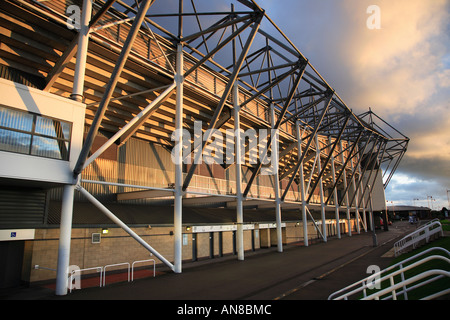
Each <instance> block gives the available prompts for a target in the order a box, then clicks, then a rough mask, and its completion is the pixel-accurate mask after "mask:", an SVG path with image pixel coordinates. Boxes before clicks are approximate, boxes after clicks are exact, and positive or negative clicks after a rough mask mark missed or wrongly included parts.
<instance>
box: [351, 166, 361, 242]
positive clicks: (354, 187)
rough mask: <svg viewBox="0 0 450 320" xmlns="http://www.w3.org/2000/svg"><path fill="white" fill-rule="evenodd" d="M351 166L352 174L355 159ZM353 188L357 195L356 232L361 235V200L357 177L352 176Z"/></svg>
mask: <svg viewBox="0 0 450 320" xmlns="http://www.w3.org/2000/svg"><path fill="white" fill-rule="evenodd" d="M350 166H351V168H352V172H353V169H354V166H353V159H352V160H350ZM352 186H353V192H354V193H355V195H356V196H355V218H356V231H357V232H358V234H360V233H361V226H360V224H361V217H360V216H359V201H358V198H359V190H357V188H356V182H355V175H353V176H352Z"/></svg>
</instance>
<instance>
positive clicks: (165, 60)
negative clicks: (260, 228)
mask: <svg viewBox="0 0 450 320" xmlns="http://www.w3.org/2000/svg"><path fill="white" fill-rule="evenodd" d="M70 5H75V6H77V7H78V8H80V9H81V10H80V12H81V15H80V16H79V18H80V19H79V21H78V20H77V19H78V16H77V15H76V14H75V13H74V12H76V11H68V8H69V6H70ZM75 8H76V7H75ZM224 8H228V9H224ZM269 14H270V13H266V12H265V11H264V9H263V8H261V7H260V6H259V5H258V4H257V3H256V2H255V1H253V0H238V3H237V5H236V7H235V6H233V5H231V6H230V5H229V4H227V3H226V1H225V2H222V1H221V2H220V3H219V2H218V1H195V0H190V1H188V0H184V1H183V0H179V1H172V2H170V1H160V0H107V1H103V0H99V1H98V0H84V2H83V3H82V2H81V1H76V0H73V1H72V0H67V1H64V0H53V1H48V2H47V1H38V0H6V1H4V3H2V8H1V18H2V26H4V28H3V30H7V31H4V32H3V33H4V34H3V38H5V37H6V38H7V41H4V42H2V44H1V51H0V54H1V63H2V64H4V65H7V66H10V67H13V68H17V69H19V70H22V71H25V72H29V73H32V74H34V75H36V76H38V77H41V78H43V79H45V80H44V81H43V83H42V85H41V89H42V90H45V91H48V92H52V93H55V94H58V95H62V96H66V97H71V98H72V99H76V100H79V101H83V102H84V103H86V106H87V109H86V121H85V125H86V126H87V127H89V133H88V135H87V137H86V139H85V142H84V145H83V149H82V151H81V154H80V156H79V159H78V162H77V165H76V167H75V168H74V185H73V186H66V187H65V188H66V189H65V192H64V199H63V200H64V201H63V202H64V203H63V211H65V212H66V214H67V215H68V217H69V219H68V220H64V221H66V222H64V223H65V224H66V225H67V224H70V223H71V220H70V215H71V212H70V211H71V206H70V202H71V201H72V202H73V192H74V189H75V186H76V188H78V189H79V190H80V191H81V192H82V193H83V194H86V195H87V197H89V194H88V192H87V191H86V189H84V188H83V187H81V184H80V174H82V172H83V170H84V169H85V168H86V167H87V166H88V165H89V164H90V163H92V162H93V161H94V160H95V159H96V158H97V157H98V156H99V155H100V154H101V153H102V152H104V151H105V150H106V149H107V148H108V147H109V146H110V145H112V144H113V143H118V144H123V143H125V142H126V141H127V139H129V138H130V137H131V136H135V137H138V138H140V139H145V140H148V141H150V142H153V143H158V144H161V145H163V146H165V147H167V148H168V149H170V150H172V149H173V148H174V147H175V142H174V141H173V138H172V133H173V132H174V131H175V130H176V129H186V130H188V131H190V132H192V133H193V132H194V121H195V120H201V121H202V123H203V124H204V127H203V133H204V136H203V143H202V144H201V145H197V146H196V148H197V151H199V150H201V151H203V150H205V149H207V148H208V145H209V143H210V142H211V139H212V130H208V129H218V130H220V131H222V132H225V130H226V129H242V130H245V129H249V128H267V129H276V130H277V131H278V137H277V136H276V135H269V137H268V139H267V146H268V147H269V148H266V149H265V150H266V152H264V153H263V154H260V155H259V157H258V161H257V163H256V164H254V165H251V166H250V167H251V171H252V174H251V176H250V177H249V178H248V180H247V181H245V183H242V185H241V181H242V180H241V179H238V177H240V176H241V173H242V172H241V165H236V183H237V187H236V189H237V190H236V191H235V192H234V194H228V195H222V196H227V197H232V198H233V201H235V202H236V211H237V218H236V219H237V220H236V223H237V225H238V243H240V246H239V259H243V258H244V257H243V248H242V234H241V232H242V207H243V205H244V204H243V203H245V202H246V201H255V200H267V199H257V198H256V197H254V196H251V190H252V187H253V186H254V184H255V181H256V178H257V177H258V175H260V174H261V169H262V168H263V167H264V165H263V163H264V160H265V158H266V157H267V156H268V153H269V152H271V151H273V149H271V148H270V146H271V145H272V144H271V142H272V141H273V140H274V139H278V141H279V150H278V151H277V154H276V159H277V161H276V163H275V164H273V165H276V167H277V170H276V173H275V181H276V183H275V189H276V190H275V195H276V197H275V199H271V200H272V202H270V204H271V205H272V206H273V207H274V208H275V209H276V218H277V224H278V228H279V231H280V230H281V208H283V206H284V205H286V206H288V205H289V206H290V208H298V209H300V211H301V215H302V218H303V220H304V221H306V220H307V214H308V207H309V206H311V205H313V202H315V201H313V196H314V192H317V189H319V198H320V201H319V202H318V203H317V202H316V203H315V204H314V205H316V206H320V208H321V210H322V213H323V214H324V212H325V208H326V207H327V206H328V207H332V208H336V212H337V219H338V217H339V213H338V210H339V208H340V207H345V208H346V210H347V215H348V219H349V217H350V213H349V212H350V209H352V210H355V211H356V215H357V219H359V213H358V212H359V211H358V210H363V211H364V210H365V209H366V208H367V207H368V204H367V203H364V202H365V199H367V197H368V199H369V200H370V197H371V194H372V189H373V188H374V185H375V183H373V182H371V181H375V178H376V177H377V176H378V175H379V174H381V173H380V172H382V174H383V181H384V187H386V185H387V184H388V183H389V181H390V180H391V178H392V175H393V174H394V172H395V170H396V169H397V167H398V164H399V162H400V160H401V159H402V157H403V155H404V153H405V152H406V149H407V145H408V142H409V139H408V138H407V137H405V136H404V135H403V134H401V133H400V132H399V131H397V130H396V129H395V128H393V127H392V126H390V125H389V124H388V123H387V122H386V121H384V120H383V119H381V118H380V117H378V116H377V115H376V114H375V113H374V112H372V111H371V110H369V111H368V112H365V113H363V114H361V115H356V114H355V113H354V112H353V111H352V109H350V108H349V107H348V106H347V105H346V104H345V102H344V101H343V100H342V99H341V98H340V97H339V95H338V94H337V93H336V92H335V90H334V89H333V88H332V87H331V85H330V84H328V83H327V82H326V81H325V79H324V78H323V77H322V76H321V75H320V74H319V72H318V71H317V70H316V69H315V68H314V67H313V66H312V64H311V63H310V62H309V60H308V59H307V58H306V57H305V56H304V55H303V54H302V53H301V52H300V50H299V49H298V48H297V47H296V46H295V45H294V44H293V43H292V42H291V41H290V40H289V39H288V37H287V36H286V35H285V34H284V33H283V31H282V30H281V29H280V28H279V27H278V26H277V25H276V24H275V22H274V21H273V20H272V19H271V18H270V16H269ZM74 19H75V20H74ZM73 22H75V23H76V22H79V25H78V24H75V25H76V27H77V28H76V29H73V30H71V29H70V28H68V24H71V23H73ZM72 25H73V24H72ZM7 32H10V33H9V34H5V33H7ZM33 35H34V42H33V41H29V42H28V43H27V44H25V43H24V40H23V39H31V38H33ZM45 41H47V42H45ZM32 47H33V48H35V49H36V50H35V49H30V48H32ZM15 48H18V49H17V50H16V49H15ZM75 57H76V58H75ZM99 130H103V131H104V132H109V133H110V136H111V138H110V139H109V140H108V142H107V143H105V144H104V145H103V146H102V147H100V148H99V149H98V150H97V151H96V152H94V153H93V154H91V151H92V150H91V149H92V144H93V141H94V138H95V136H96V135H97V133H98V131H99ZM235 138H236V137H235ZM193 143H194V141H192V144H193ZM235 144H236V145H238V141H235ZM238 149H239V148H236V150H235V156H236V158H237V157H238V156H239V154H238V152H240V151H239V150H238ZM175 151H176V152H174V154H175V157H176V159H178V160H181V161H182V160H183V153H182V150H181V147H180V148H179V149H178V150H175ZM199 154H201V153H200V152H196V153H195V155H194V160H195V159H196V158H195V157H196V156H198V155H199ZM245 157H246V158H248V157H249V155H248V152H246V154H245ZM181 161H180V163H181ZM196 166H197V165H196V162H195V161H194V163H193V164H192V165H191V166H189V170H187V172H185V173H183V171H182V166H181V165H176V166H175V177H176V180H175V186H174V187H173V188H166V189H161V188H151V187H148V186H140V187H142V189H149V190H154V191H155V192H160V194H163V195H173V197H174V216H175V219H174V221H175V247H174V251H175V253H174V256H175V258H174V260H175V261H174V263H173V264H172V263H171V262H168V261H167V260H165V259H164V257H160V259H161V260H162V261H164V263H166V264H167V265H169V266H170V267H171V268H172V269H173V270H174V271H175V272H181V247H180V246H181V244H180V243H181V223H182V205H183V196H185V195H186V194H189V193H190V189H189V187H190V184H191V181H192V177H193V176H194V172H195V169H196ZM366 172H367V173H368V174H369V173H370V175H369V178H368V179H367V180H364V179H363V178H364V176H365V175H366ZM282 180H283V181H284V183H283V185H282V184H281V181H282ZM294 182H295V183H296V185H298V186H299V190H298V191H299V198H297V199H291V198H289V191H290V190H292V185H293V183H294ZM338 186H339V188H341V190H343V192H342V193H341V197H340V199H338V192H337V189H338ZM136 187H139V186H136ZM325 189H326V190H327V192H328V195H326V194H325V192H324V190H325ZM350 189H351V190H353V191H352V192H351V193H350V192H349V190H350ZM161 192H162V193H161ZM196 195H197V196H199V194H196ZM201 196H205V197H206V196H208V195H207V194H203V195H201ZM199 199H200V198H199ZM273 200H275V201H273ZM93 201H95V200H93ZM96 205H98V206H99V208H102V204H101V203H100V202H98V201H97V203H96ZM103 209H105V208H103ZM107 214H112V215H113V213H110V212H108V213H107ZM364 218H365V216H364ZM64 223H63V222H62V226H61V228H62V230H63V224H64ZM119 223H120V221H119ZM361 223H363V225H364V227H365V228H367V224H365V223H364V222H363V221H362V219H361ZM239 228H240V229H239ZM69 230H70V228H69ZM358 230H359V223H358ZM321 233H322V236H323V238H324V240H325V241H326V230H322V231H321ZM239 235H240V237H241V238H240V239H239ZM278 235H279V241H278V249H279V251H282V246H281V232H279V233H278ZM132 236H133V235H132ZM62 237H66V238H67V234H66V235H64V234H62ZM136 237H137V240H138V241H141V239H138V238H139V237H138V236H137V235H136ZM306 245H307V241H306ZM148 247H150V246H148ZM69 248H70V234H69ZM63 250H68V249H67V248H66V249H64V248H60V251H61V252H62V251H63ZM148 250H149V251H151V252H153V253H155V254H157V252H154V251H152V248H151V247H150V248H148ZM61 252H60V255H61V256H62V253H61ZM61 259H62V258H61ZM63 260H64V259H62V260H61V262H60V265H59V266H58V268H59V269H60V270H63V271H62V274H64V270H66V269H67V268H66V267H65V266H66V265H67V264H68V261H63ZM66 260H67V258H66ZM61 277H62V276H61ZM61 279H62V278H61ZM62 282H63V280H60V281H59V283H60V285H59V288H60V289H59V290H60V291H59V292H60V294H64V293H63V292H64V290H67V288H64V284H63V283H62Z"/></svg>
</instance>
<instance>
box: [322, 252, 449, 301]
mask: <svg viewBox="0 0 450 320" xmlns="http://www.w3.org/2000/svg"><path fill="white" fill-rule="evenodd" d="M433 251H442V253H443V254H444V255H446V256H447V257H449V258H450V252H449V251H448V250H446V249H444V248H440V247H434V248H430V249H427V250H424V251H422V252H420V253H418V254H416V255H414V256H412V257H410V258H407V259H405V260H402V261H400V262H398V263H396V264H394V265H392V266H390V267H388V268H386V269H384V270H381V271H379V272H376V273H374V274H372V275H370V276H368V277H366V278H364V279H362V280H359V281H357V282H355V283H353V284H351V285H349V286H347V287H345V288H343V289H341V290H338V291H336V292H334V293H332V294H331V295H330V296H329V297H328V300H348V298H349V297H351V296H355V295H358V294H362V295H363V299H369V297H371V299H376V298H379V297H381V296H383V295H385V294H387V293H389V292H391V293H392V294H391V296H388V297H384V299H390V298H392V299H394V300H396V299H397V295H400V294H403V297H404V299H405V300H407V299H408V292H409V291H411V290H413V289H416V288H418V287H420V286H423V285H425V284H428V283H430V282H433V281H436V280H438V279H440V278H442V277H444V276H450V273H449V272H448V271H445V270H438V271H436V272H434V273H433V274H437V276H436V277H434V278H432V279H429V280H426V281H423V282H420V283H418V284H416V285H414V286H410V287H407V286H408V285H410V284H412V283H415V282H417V281H419V280H421V279H424V278H425V277H428V276H430V274H428V273H423V275H422V276H420V277H419V275H417V276H414V277H412V278H410V279H405V271H408V270H410V269H413V268H415V267H417V266H419V265H422V264H424V263H425V262H428V261H431V260H436V259H440V260H444V261H445V262H447V263H448V264H449V265H450V259H449V258H447V257H444V256H442V255H431V256H428V257H426V258H423V259H421V260H419V261H417V262H414V263H411V264H409V265H407V266H405V265H406V264H407V263H409V262H411V261H413V260H416V259H418V258H420V257H422V256H424V255H425V254H428V253H430V252H433ZM397 268H398V270H395V269H397ZM434 271H435V270H434ZM427 272H428V271H427ZM397 275H400V279H401V281H400V282H399V283H397V284H395V278H394V277H395V276H397ZM386 280H389V282H390V287H389V288H386V289H383V290H382V291H383V293H382V294H378V292H376V293H374V294H372V295H370V296H367V290H368V289H369V290H370V289H374V288H376V287H377V286H379V285H381V283H382V282H383V281H386ZM400 288H401V289H402V290H401V291H399V292H397V290H398V289H400ZM446 293H448V292H438V293H436V294H441V295H443V294H446ZM436 294H434V295H436ZM434 295H433V296H434ZM430 297H431V296H430ZM435 297H437V296H435ZM427 298H429V297H427Z"/></svg>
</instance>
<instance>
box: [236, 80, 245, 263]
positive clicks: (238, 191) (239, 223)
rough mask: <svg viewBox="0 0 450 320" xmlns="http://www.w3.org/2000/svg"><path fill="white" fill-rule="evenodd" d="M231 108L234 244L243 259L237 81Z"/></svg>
mask: <svg viewBox="0 0 450 320" xmlns="http://www.w3.org/2000/svg"><path fill="white" fill-rule="evenodd" d="M233 108H234V137H235V138H234V150H235V167H236V223H237V230H236V246H237V252H238V260H244V227H243V223H244V211H243V205H242V201H243V199H242V184H241V181H242V171H241V131H240V130H241V129H240V122H241V121H240V114H239V112H240V110H241V108H240V105H239V86H238V84H237V82H235V83H234V87H233Z"/></svg>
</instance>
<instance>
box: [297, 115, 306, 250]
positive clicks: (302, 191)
mask: <svg viewBox="0 0 450 320" xmlns="http://www.w3.org/2000/svg"><path fill="white" fill-rule="evenodd" d="M295 129H296V134H297V144H298V146H297V148H298V155H297V156H298V159H299V160H300V158H301V157H302V134H301V132H300V122H299V121H298V120H296V121H295ZM305 152H306V150H305ZM299 169H300V170H299V176H300V194H301V197H302V221H303V243H304V245H305V247H307V246H308V245H309V242H308V218H307V216H306V195H305V178H304V176H303V160H302V162H301V163H300V168H299Z"/></svg>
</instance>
